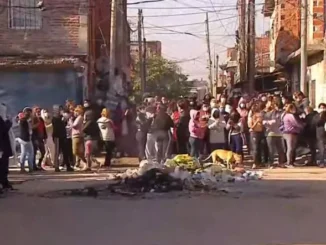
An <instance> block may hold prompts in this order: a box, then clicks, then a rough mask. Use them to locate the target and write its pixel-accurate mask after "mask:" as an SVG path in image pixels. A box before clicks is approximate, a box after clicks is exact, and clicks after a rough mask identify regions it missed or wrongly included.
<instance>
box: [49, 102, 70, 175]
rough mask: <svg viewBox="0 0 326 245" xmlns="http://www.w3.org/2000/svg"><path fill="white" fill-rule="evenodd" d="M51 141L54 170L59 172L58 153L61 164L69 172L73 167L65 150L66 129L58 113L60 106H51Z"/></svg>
mask: <svg viewBox="0 0 326 245" xmlns="http://www.w3.org/2000/svg"><path fill="white" fill-rule="evenodd" d="M52 125H53V134H52V136H53V141H54V145H55V156H54V168H55V171H56V172H60V168H59V154H60V152H61V153H62V155H63V165H65V166H66V169H67V171H69V172H71V171H74V169H73V168H72V167H71V165H70V162H69V154H68V152H67V142H68V141H67V131H66V126H65V123H64V119H63V117H62V115H61V113H60V106H59V105H54V106H53V117H52Z"/></svg>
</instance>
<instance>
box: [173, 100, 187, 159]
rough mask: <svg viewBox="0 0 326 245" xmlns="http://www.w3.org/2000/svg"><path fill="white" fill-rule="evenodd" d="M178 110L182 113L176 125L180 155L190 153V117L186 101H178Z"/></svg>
mask: <svg viewBox="0 0 326 245" xmlns="http://www.w3.org/2000/svg"><path fill="white" fill-rule="evenodd" d="M178 110H179V113H180V118H179V121H178V122H177V123H176V135H177V152H178V154H187V153H188V142H189V129H188V126H189V121H190V115H189V111H188V108H187V104H186V102H185V101H184V100H180V101H178Z"/></svg>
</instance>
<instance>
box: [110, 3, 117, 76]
mask: <svg viewBox="0 0 326 245" xmlns="http://www.w3.org/2000/svg"><path fill="white" fill-rule="evenodd" d="M117 1H118V0H112V1H111V33H110V39H111V40H110V76H111V77H113V76H114V69H115V67H116V47H117V45H116V44H117Z"/></svg>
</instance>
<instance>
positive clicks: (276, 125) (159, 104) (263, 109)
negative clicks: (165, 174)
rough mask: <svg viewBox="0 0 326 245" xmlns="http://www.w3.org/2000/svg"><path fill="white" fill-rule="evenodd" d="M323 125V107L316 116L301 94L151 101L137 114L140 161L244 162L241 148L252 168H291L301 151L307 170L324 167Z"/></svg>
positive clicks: (325, 110) (325, 114)
mask: <svg viewBox="0 0 326 245" xmlns="http://www.w3.org/2000/svg"><path fill="white" fill-rule="evenodd" d="M325 122H326V105H325V104H324V103H321V104H320V105H318V112H317V111H315V110H314V108H312V107H311V106H310V105H309V100H308V99H307V98H306V96H305V95H304V94H303V93H302V92H297V93H294V95H293V96H292V97H288V96H281V95H274V94H273V95H272V94H260V95H257V96H255V97H251V98H250V97H249V96H247V95H245V96H242V97H241V96H239V97H234V98H227V96H224V95H221V96H220V97H219V98H214V97H212V96H210V95H206V96H205V98H204V100H203V101H197V100H196V98H183V99H180V100H178V101H171V102H168V101H167V100H166V98H163V100H162V101H158V100H157V99H154V98H153V99H149V100H147V101H146V103H144V105H141V106H139V108H138V115H137V118H136V125H137V134H136V137H137V141H138V147H139V159H144V158H147V159H155V160H156V161H158V162H159V163H161V162H164V161H165V160H166V159H167V158H170V157H171V155H173V154H190V155H191V156H193V157H196V158H201V156H204V155H207V154H209V153H211V152H212V151H214V150H216V149H226V150H231V151H233V152H235V153H238V154H240V155H242V156H243V155H244V152H243V149H244V146H246V147H247V149H248V151H249V154H250V155H251V156H252V158H253V166H252V168H258V167H288V168H290V167H293V166H294V163H295V160H296V155H297V154H296V153H297V148H298V147H299V146H300V147H303V148H307V149H309V151H310V154H311V159H310V161H309V162H310V164H312V165H318V166H320V167H324V164H325V162H324V160H325V154H324V152H325V151H324V138H325ZM317 153H318V154H317ZM276 157H277V159H276ZM276 160H277V161H276Z"/></svg>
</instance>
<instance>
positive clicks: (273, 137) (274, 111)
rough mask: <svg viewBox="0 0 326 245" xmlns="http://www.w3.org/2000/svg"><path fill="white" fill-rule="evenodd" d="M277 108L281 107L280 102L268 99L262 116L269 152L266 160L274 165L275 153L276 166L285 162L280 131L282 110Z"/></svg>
mask: <svg viewBox="0 0 326 245" xmlns="http://www.w3.org/2000/svg"><path fill="white" fill-rule="evenodd" d="M279 108H281V105H280V104H279V105H277V104H276V103H274V101H268V102H267V104H266V111H265V113H264V116H263V125H264V126H265V129H266V130H265V134H266V140H267V145H268V152H269V158H268V160H269V165H270V166H271V167H273V166H274V158H275V153H277V155H278V165H277V166H283V164H284V163H285V149H284V142H283V138H282V132H281V131H280V126H281V115H282V111H281V110H280V109H279ZM275 167H276V166H275Z"/></svg>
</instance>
